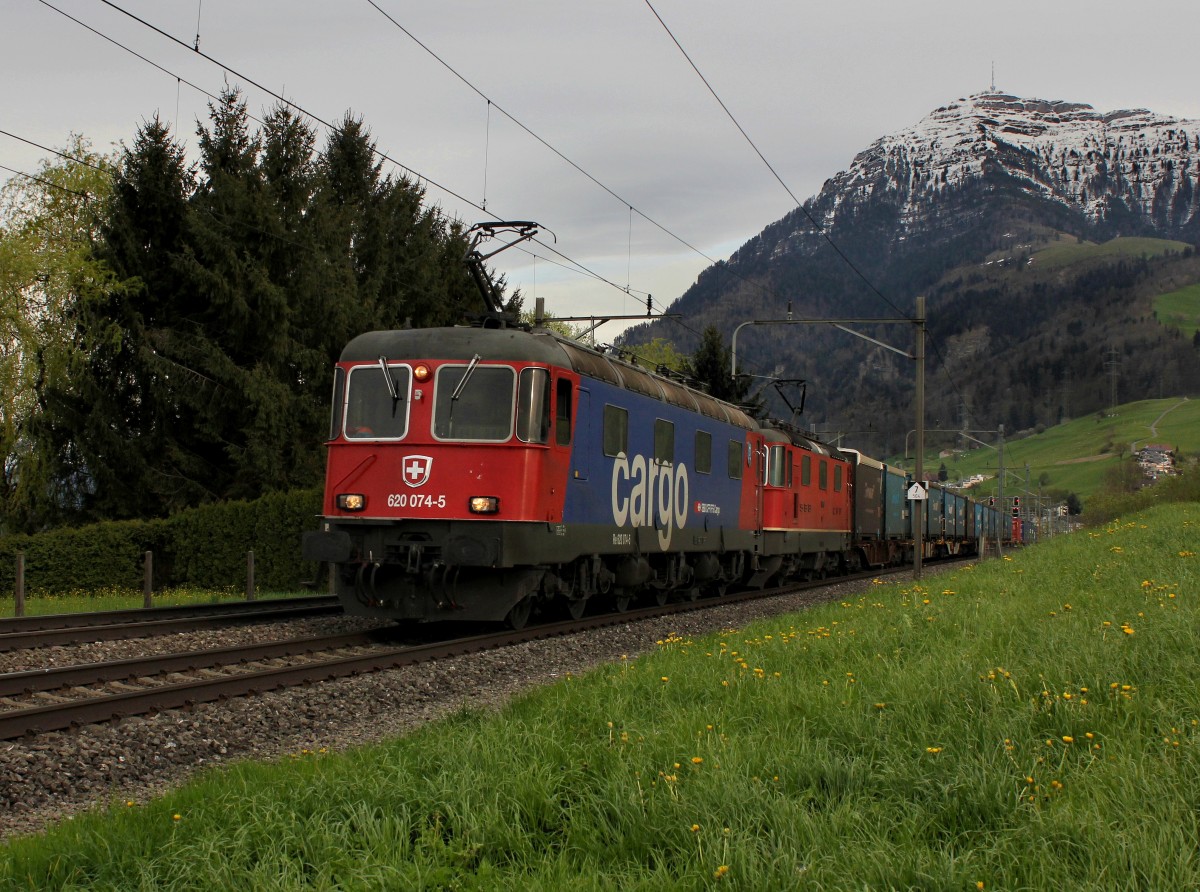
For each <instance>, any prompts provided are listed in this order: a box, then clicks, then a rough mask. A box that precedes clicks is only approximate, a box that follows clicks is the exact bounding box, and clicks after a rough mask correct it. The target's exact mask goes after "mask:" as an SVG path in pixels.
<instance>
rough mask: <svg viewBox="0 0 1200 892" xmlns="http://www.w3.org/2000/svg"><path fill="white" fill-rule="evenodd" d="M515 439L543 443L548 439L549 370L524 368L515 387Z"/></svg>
mask: <svg viewBox="0 0 1200 892" xmlns="http://www.w3.org/2000/svg"><path fill="white" fill-rule="evenodd" d="M517 439H518V440H522V441H523V442H526V443H545V442H546V441H547V440H549V439H550V372H549V371H548V370H546V369H524V370H522V372H521V378H520V383H519V385H518V387H517Z"/></svg>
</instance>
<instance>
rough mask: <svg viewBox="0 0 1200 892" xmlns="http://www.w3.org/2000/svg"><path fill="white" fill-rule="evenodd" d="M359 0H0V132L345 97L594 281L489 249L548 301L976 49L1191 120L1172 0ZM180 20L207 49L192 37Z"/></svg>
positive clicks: (755, 217)
mask: <svg viewBox="0 0 1200 892" xmlns="http://www.w3.org/2000/svg"><path fill="white" fill-rule="evenodd" d="M375 3H376V4H377V5H378V7H379V9H377V8H375V7H374V6H372V4H371V3H370V2H368V0H337V2H333V0H325V2H316V0H155V2H149V0H114V5H112V6H110V5H107V4H105V3H104V2H101V0H47V3H43V2H39V0H0V84H3V100H2V101H0V129H3V130H7V131H9V132H11V133H13V134H16V135H17V136H19V137H23V138H25V139H28V140H31V141H34V142H37V143H41V144H42V145H46V146H51V147H61V146H63V145H64V144H65V143H66V141H67V136H68V134H69V133H71V132H77V133H82V134H83V135H85V136H86V137H88V138H90V139H91V140H92V142H93V145H94V147H95V148H97V149H98V150H108V149H109V148H111V147H112V146H113V145H114V144H116V143H119V142H122V141H123V142H126V143H129V142H131V141H132V137H133V135H134V133H135V132H136V129H137V127H138V125H139V124H141V123H142V122H144V121H145V120H147V119H149V118H151V117H152V116H153V115H154V114H156V113H157V114H158V115H159V116H160V117H161V118H162V119H163V120H165V121H168V122H175V123H176V126H177V130H178V131H179V132H180V133H181V134H182V135H183V136H185V137H186V138H187V140H188V144H189V147H190V148H189V153H190V157H191V158H192V159H193V160H195V157H196V154H195V150H194V146H195V138H194V133H195V128H196V120H197V118H205V117H206V115H207V110H206V108H205V106H206V103H207V102H209V97H208V96H206V95H204V93H202V92H199V91H198V90H197V89H196V88H195V87H193V86H189V85H188V83H187V82H190V83H191V84H194V85H196V86H198V87H200V88H201V89H203V90H206V91H208V92H209V93H213V94H215V93H217V92H218V91H220V89H221V88H222V86H223V84H224V83H226V81H228V83H230V84H236V85H241V86H242V87H243V88H244V91H245V94H246V97H247V99H248V103H249V108H250V111H251V113H252V114H254V115H256V116H261V115H262V113H263V112H264V111H265V110H266V109H268V108H269V107H270V106H271V105H273V104H274V102H275V100H274V99H273V98H272V97H271V96H270V95H268V94H266V93H264V92H262V91H260V90H259V89H257V88H255V87H254V86H252V85H251V84H250V83H248V82H247V81H246V80H243V79H242V78H243V77H244V78H247V79H251V80H254V81H256V82H258V83H259V84H262V85H263V86H265V87H267V88H269V89H271V90H274V91H275V92H277V93H280V94H282V95H284V96H286V97H287V98H288V99H289V100H291V101H293V102H295V103H296V104H297V105H298V106H301V107H302V108H304V109H306V110H307V111H309V112H311V113H312V114H314V115H317V116H319V117H321V118H323V119H325V120H327V121H336V120H338V119H340V118H341V117H342V116H343V115H344V114H345V113H346V112H347V111H350V112H352V113H353V114H355V115H357V116H361V117H362V118H363V119H364V121H365V122H366V124H367V125H368V126H369V128H370V130H371V133H372V135H373V137H374V139H375V141H376V143H377V145H378V147H379V149H380V150H381V151H383V152H385V153H387V154H388V155H389V156H390V157H391V158H393V159H395V160H396V161H399V162H400V163H402V164H404V165H405V166H406V167H408V168H409V169H411V170H412V171H415V172H416V173H418V174H419V175H420V176H421V177H422V178H425V179H427V180H429V181H431V184H430V185H429V187H428V196H427V197H428V200H429V201H431V202H433V203H436V204H438V205H440V206H441V207H442V209H443V210H444V211H445V212H446V213H447V214H449V215H452V216H455V217H458V218H461V219H463V220H464V221H466V222H468V223H473V222H476V221H478V220H483V219H489V218H490V215H495V216H498V217H501V218H504V219H519V220H535V221H537V222H539V223H540V224H542V225H543V226H544V227H546V228H547V229H548V230H550V231H552V232H553V233H555V234H556V235H557V243H556V244H555V246H556V247H557V249H558V250H559V251H561V252H562V254H564V255H566V256H567V257H569V258H570V259H571V260H573V261H575V262H577V263H579V264H582V265H583V266H584V267H586V268H587V269H588V270H590V271H591V272H592V273H595V274H597V275H599V276H602V277H603V278H604V279H606V280H607V283H606V282H604V281H599V280H597V279H595V278H592V277H589V276H588V275H586V274H581V273H578V272H570V271H567V270H566V269H564V268H563V266H562V264H564V263H565V262H564V261H563V260H561V259H560V258H558V257H555V256H554V255H551V254H549V253H548V252H547V251H546V250H545V249H543V248H539V247H537V246H534V247H533V248H532V251H533V252H535V253H536V254H537V255H538V256H539V258H540V259H535V258H534V257H532V256H531V255H530V254H529V253H517V252H515V251H510V252H508V253H506V254H504V255H501V256H500V257H497V258H496V259H495V261H494V262H495V264H496V266H497V268H498V269H500V270H502V271H504V272H506V274H507V275H508V277H509V281H510V283H511V284H514V285H518V286H520V287H521V288H522V289H523V290H524V291H525V293H526V295H527V297H528V298H533V297H544V298H546V301H547V305H548V307H549V309H550V310H551V311H552V312H554V313H555V314H556V315H559V316H567V315H586V314H591V313H597V314H612V313H636V312H638V311H639V310H640V309H641V308H642V306H643V301H644V294H645V293H646V292H652V293H653V295H654V299H655V304H656V306H665V305H666V304H667V303H669V302H670V301H671V300H673V299H674V298H676V297H678V296H679V295H680V294H682V293H683V291H684V290H686V288H687V287H688V286H689V285H690V284H691V283H692V282H693V281H694V280H695V277H696V275H697V274H698V273H699V272H700V271H701V270H702V269H704V268H705V267H706V266H708V265H709V262H710V261H709V259H707V258H713V259H724V258H726V257H728V256H729V254H730V253H731V252H732V251H734V250H736V248H737V247H738V246H739V245H741V244H742V243H743V242H744V241H745V240H746V239H748V238H750V237H751V236H753V235H754V234H756V233H757V232H759V231H760V230H761V229H762V228H763V227H764V226H766V225H767V224H769V223H771V222H773V221H775V220H777V219H779V218H780V217H782V216H783V215H784V214H786V213H787V212H788V211H789V210H791V209H792V208H793V207H794V206H795V205H794V202H793V200H792V197H791V196H790V195H789V190H790V192H791V194H792V195H795V196H796V198H798V199H800V200H804V199H806V198H808V197H810V196H812V195H814V194H815V193H816V192H817V191H818V190H819V189H820V188H821V184H822V183H823V182H824V181H825V180H826V179H827V178H829V177H831V176H833V175H834V174H836V173H837V172H838V171H840V170H844V169H845V168H847V167H848V166H849V165H850V163H851V161H852V160H853V158H854V156H855V155H856V154H857V153H858V152H860V151H861V150H863V149H864V148H866V147H867V146H868V145H870V144H871V143H872V142H873V141H874V140H875V139H876V138H878V137H879V136H881V135H883V134H885V133H890V132H892V131H895V130H897V129H900V128H902V127H906V126H908V125H911V124H914V123H916V122H917V121H918V120H920V119H921V118H922V117H924V116H925V115H926V114H928V113H929V112H930V111H932V110H933V109H935V108H937V107H938V106H940V105H944V104H946V103H947V102H950V101H952V100H954V99H956V98H958V97H961V96H965V95H968V94H970V93H975V92H980V91H982V90H985V89H987V88H988V87H989V85H990V84H991V81H992V66H993V63H994V65H995V85H996V87H997V88H999V89H1001V90H1004V91H1006V92H1009V93H1014V94H1017V95H1019V96H1024V97H1030V98H1035V97H1036V98H1041V99H1064V100H1070V101H1075V102H1085V103H1088V104H1090V105H1092V106H1094V107H1095V108H1096V109H1098V110H1100V111H1110V110H1114V109H1118V108H1135V107H1144V108H1150V109H1153V110H1154V111H1157V112H1160V113H1164V114H1171V115H1175V116H1177V117H1181V118H1189V119H1198V118H1200V91H1198V90H1197V86H1196V85H1197V80H1198V78H1197V71H1196V58H1197V34H1200V2H1197V0H1143V2H1141V3H1140V4H1131V3H1129V2H1128V0H1122V2H1115V0H1037V2H1030V0H1005V2H1002V3H1001V2H997V3H980V2H976V0H953V2H950V0H912V2H908V3H899V2H895V0H890V2H884V0H858V2H836V0H826V2H822V3H814V2H807V0H743V2H739V3H734V2H729V0H725V2H720V3H718V2H714V0H652V6H651V5H648V4H647V3H646V2H645V0H593V2H590V3H584V2H581V0H375ZM652 7H653V8H652ZM56 8H57V9H58V10H61V11H62V12H65V13H68V14H69V15H71V16H73V17H75V18H76V19H79V20H80V21H82V22H84V23H86V24H87V25H88V26H90V27H91V28H93V29H95V30H96V31H98V32H101V34H103V35H106V36H107V37H109V38H111V39H112V40H113V41H117V42H119V43H121V44H123V45H124V46H126V47H128V48H129V49H131V50H134V51H136V52H137V53H139V54H140V55H142V56H145V57H146V58H147V59H149V60H151V61H153V62H154V63H155V64H157V65H158V66H161V68H164V69H167V71H168V72H170V73H169V74H168V73H164V72H162V71H160V70H158V69H156V68H155V67H154V66H152V65H150V64H148V63H147V62H145V61H143V60H141V59H139V58H137V57H135V56H133V55H131V54H130V53H128V52H126V51H125V50H123V49H121V48H120V47H118V46H116V45H115V44H114V43H111V42H109V41H108V40H105V39H104V37H101V36H98V35H97V34H95V33H93V32H91V31H88V30H87V29H86V28H84V27H82V26H81V25H80V24H77V23H76V22H74V21H72V20H70V19H68V18H66V17H65V16H64V15H62V14H61V13H60V12H58V11H56ZM120 9H124V10H126V11H128V12H130V13H132V14H134V15H136V16H138V17H140V18H142V19H145V20H146V21H147V22H149V23H151V24H153V25H155V26H157V27H158V28H160V29H161V30H162V31H165V32H166V33H167V34H168V35H170V36H171V37H174V38H177V39H178V40H179V41H182V43H183V44H185V45H186V46H180V45H179V43H175V42H173V41H172V40H171V39H169V38H168V37H164V36H163V35H161V34H158V33H156V32H155V31H153V30H152V29H150V28H149V27H147V26H146V25H144V24H140V23H138V22H136V21H134V20H133V19H131V18H129V17H128V16H126V15H125V14H123V13H122V12H121V11H120ZM380 9H382V10H383V12H386V13H387V14H388V15H390V16H391V17H392V18H393V19H394V20H395V22H397V23H399V25H402V26H403V28H404V29H406V30H407V31H409V32H410V33H411V35H412V36H411V37H410V36H408V35H406V34H405V32H404V30H401V28H399V27H397V25H396V24H394V23H393V22H392V21H389V19H388V18H387V17H385V15H384V14H383V13H381V12H380ZM655 12H657V14H658V15H659V16H661V18H662V20H663V22H665V24H666V26H667V27H668V28H670V31H671V32H672V33H673V34H674V36H675V38H676V39H677V40H678V41H679V43H680V44H681V45H682V47H683V48H684V50H686V51H687V53H688V55H689V56H690V57H691V59H692V61H693V62H694V63H695V65H696V67H697V68H698V69H699V71H700V72H701V74H703V76H704V78H705V79H706V80H707V81H708V83H709V84H711V85H712V88H713V89H714V90H715V91H716V93H717V94H718V95H719V96H720V97H721V99H722V101H723V102H724V103H725V105H726V106H727V107H728V108H729V110H730V111H731V112H732V114H733V115H734V116H735V117H736V118H737V120H738V122H739V123H740V124H741V126H742V128H743V129H744V130H745V131H746V133H747V134H748V135H749V137H750V138H751V139H752V140H753V141H754V143H755V144H756V145H757V147H758V150H759V151H761V152H762V154H763V155H764V156H765V158H766V159H767V161H768V162H770V165H771V167H773V168H774V170H775V171H776V173H778V175H779V178H780V179H782V180H783V183H784V184H786V187H787V188H786V189H785V188H784V185H781V184H780V182H779V181H778V180H777V179H776V177H775V175H774V174H772V172H771V170H770V169H768V167H767V166H766V165H765V164H764V163H763V161H762V160H760V158H759V157H758V155H757V154H756V153H755V151H754V149H753V148H752V147H751V146H750V145H749V144H748V143H747V141H746V139H745V137H743V136H742V135H741V134H740V133H739V132H738V130H737V128H736V127H735V125H734V124H733V123H732V122H731V121H730V120H729V118H728V117H727V116H726V115H725V113H724V112H723V111H722V109H721V107H720V105H719V104H718V103H717V101H716V100H715V99H714V98H713V96H712V95H711V94H710V93H709V91H708V88H707V87H706V86H705V85H704V83H703V81H701V79H700V77H699V76H698V75H697V74H696V72H695V71H693V70H692V68H691V66H690V65H689V63H688V61H687V59H686V58H685V57H684V56H683V54H682V53H681V52H680V50H679V49H678V48H677V47H676V45H675V44H674V42H673V41H672V38H671V36H670V34H668V32H667V30H666V29H664V27H663V25H662V24H660V23H659V21H658V19H657V18H656V17H655ZM197 33H198V35H199V49H200V50H201V51H202V52H203V53H205V54H207V55H208V56H211V57H212V59H213V60H215V61H216V62H218V63H220V64H219V65H218V64H213V62H212V61H209V60H207V59H205V58H203V57H201V56H199V55H197V54H196V53H195V52H193V51H192V50H191V47H192V46H193V45H194V44H195V41H196V37H197ZM414 38H415V39H416V40H418V41H420V42H421V43H422V44H424V47H426V48H427V49H424V48H422V46H420V45H418V43H416V42H415V41H414ZM431 53H432V54H436V56H437V57H438V58H440V59H441V60H442V61H440V62H439V61H438V58H435V57H434V55H431ZM443 63H444V64H443ZM221 65H224V66H226V67H228V68H229V69H234V70H236V71H237V72H239V73H240V75H241V77H239V76H238V75H235V74H232V73H226V72H225V71H223V70H222V68H221ZM447 66H448V67H447ZM450 69H453V71H451V70H450ZM177 77H178V78H182V81H177V79H176V78H177ZM480 94H482V95H480ZM485 97H486V98H485ZM488 100H491V102H492V103H493V107H492V108H491V109H490V113H489V108H488ZM505 113H507V116H506V114H505ZM508 116H511V117H508ZM513 119H515V121H516V122H519V123H514V120H513ZM527 131H532V132H533V133H534V134H536V135H537V137H539V138H540V139H541V140H542V141H544V143H546V144H549V146H551V147H552V148H553V151H552V150H551V149H549V148H547V147H546V145H543V144H542V143H541V142H539V141H538V140H537V139H535V138H534V137H533V136H531V135H530V134H529V132H527ZM555 152H557V153H559V154H555ZM45 155H46V153H45V152H42V151H41V150H39V149H36V148H32V147H30V146H28V145H26V144H24V143H22V142H19V141H16V140H13V139H11V138H9V137H7V136H0V164H2V165H4V166H5V167H9V168H15V169H17V170H21V171H26V172H30V173H32V172H34V171H35V170H36V167H37V164H38V162H39V160H40V159H42V158H43V157H45ZM560 155H561V156H564V157H565V159H567V160H564V157H560ZM385 167H386V169H394V168H392V166H391V165H386V166H385ZM580 170H582V171H584V172H586V175H585V174H584V173H581V172H580ZM8 176H9V174H8V173H7V172H6V171H0V178H7V177H8ZM589 177H590V179H589ZM432 183H436V184H439V185H440V186H442V187H445V189H447V190H449V191H443V189H441V188H438V186H435V185H432ZM456 196H457V197H456ZM464 199H465V200H464ZM485 201H486V207H487V211H488V213H487V214H485V213H484V212H483V211H482V210H481V209H480V207H482V206H483V205H484V203H485ZM471 203H473V204H474V205H476V207H473V206H471ZM631 206H632V208H633V210H632V211H631V210H630V207H631ZM651 221H652V222H651ZM544 238H545V240H546V241H547V242H548V243H552V244H553V242H552V239H551V237H550V236H548V235H547V236H545V237H544ZM684 243H686V245H685V244H684ZM688 246H690V247H688ZM693 249H697V250H693ZM698 252H702V253H698ZM610 283H611V284H610ZM625 288H628V289H629V292H630V293H629V294H628V295H627V294H626V293H625V291H624V289H625ZM528 304H529V305H531V304H532V300H529V302H528ZM619 328H620V326H617V325H616V324H615V323H614V324H610V325H609V326H607V327H606V328H604V329H602V330H601V332H600V333H599V337H600V339H601V340H608V339H610V338H611V337H612V336H613V335H614V334H615V333H616V332H617V331H618V330H619Z"/></svg>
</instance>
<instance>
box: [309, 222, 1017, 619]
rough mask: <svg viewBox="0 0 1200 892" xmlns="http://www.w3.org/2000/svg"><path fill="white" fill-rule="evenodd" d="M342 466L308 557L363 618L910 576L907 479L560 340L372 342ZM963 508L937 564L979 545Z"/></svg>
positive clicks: (524, 612)
mask: <svg viewBox="0 0 1200 892" xmlns="http://www.w3.org/2000/svg"><path fill="white" fill-rule="evenodd" d="M522 225H527V224H522ZM486 293H487V292H486V290H485V295H486ZM328 449H329V454H328V466H327V475H326V486H325V497H324V509H323V514H324V517H323V519H322V522H321V528H320V530H318V531H315V532H312V533H308V534H306V536H305V539H304V549H303V550H304V556H305V558H306V559H309V560H317V561H322V562H325V563H328V564H329V565H331V566H332V568H333V574H334V580H335V587H336V591H337V594H338V596H339V598H340V599H341V601H342V603H343V605H344V607H345V608H346V610H347V612H349V613H352V614H359V615H367V616H377V617H391V618H394V619H398V620H422V621H425V620H439V619H459V620H468V619H469V620H506V621H507V622H508V623H509V624H511V625H513V626H515V627H520V626H522V625H524V623H525V622H526V621H527V620H528V618H529V616H530V614H531V612H532V611H533V610H534V609H535V608H538V607H540V606H544V605H548V604H550V603H553V602H557V603H561V604H562V605H564V606H565V608H566V610H567V611H568V612H569V613H570V614H571V615H573V616H576V617H578V616H579V615H581V614H582V612H583V610H584V609H585V606H586V605H587V603H588V601H589V600H591V599H593V598H597V597H599V596H607V597H608V598H610V599H612V600H614V601H615V605H616V607H617V609H624V608H625V607H627V606H628V604H629V603H630V602H631V600H632V599H634V598H636V597H640V596H647V597H651V598H653V599H654V600H657V601H658V602H660V603H662V602H665V601H666V599H667V598H669V597H672V596H676V597H686V598H695V597H698V596H700V595H701V594H702V593H706V592H707V593H715V594H719V593H721V592H723V591H724V590H725V588H726V587H727V586H730V585H739V586H751V587H761V586H764V585H766V584H767V583H768V582H769V581H772V580H782V579H786V578H795V577H813V576H819V575H824V574H828V573H841V572H845V571H847V570H850V569H856V568H859V567H864V566H879V565H882V564H885V563H894V562H898V561H901V560H905V559H911V556H912V553H911V548H912V539H911V536H910V535H908V533H907V532H906V529H905V526H904V520H905V519H906V517H907V505H906V503H904V502H903V501H901V499H902V498H903V497H902V496H897V491H898V487H899V486H900V482H902V481H903V480H904V478H903V477H902V476H899V475H898V474H897V473H896V472H895V471H894V470H892V469H889V468H887V467H886V466H885V465H883V464H881V463H879V462H875V461H874V460H872V459H867V458H866V457H865V456H861V455H860V454H859V453H856V452H847V453H841V452H838V451H835V450H832V449H830V448H829V447H827V446H824V445H822V444H820V443H818V442H816V441H814V440H811V439H809V438H807V437H804V436H802V435H801V434H800V433H799V432H798V431H796V430H794V429H790V428H788V427H787V426H784V425H779V424H760V423H759V422H757V421H756V420H755V419H754V418H752V417H751V416H750V415H748V414H747V413H746V412H744V411H743V410H742V409H740V408H738V407H736V406H733V405H730V404H728V403H725V402H722V401H719V400H716V399H714V398H713V397H711V396H709V395H708V394H705V393H703V392H701V391H698V390H695V389H692V388H690V387H687V386H685V385H683V384H681V383H679V382H677V381H674V380H670V379H668V378H665V377H661V376H659V375H655V374H652V373H650V372H648V371H646V370H645V369H642V368H640V367H638V366H636V365H634V364H631V363H627V362H624V361H622V360H620V359H617V358H614V357H612V356H610V355H606V354H604V353H601V352H599V351H596V350H593V349H590V348H588V347H586V346H584V345H582V344H580V343H578V342H576V341H573V340H570V339H568V338H564V337H562V336H560V335H558V334H556V333H555V332H553V331H551V330H549V329H546V328H535V329H532V330H527V329H525V328H523V327H515V326H506V325H502V324H501V325H484V326H480V327H455V328H438V329H431V330H409V331H378V332H370V333H367V334H363V335H360V336H359V337H357V338H355V339H354V340H352V341H351V342H350V343H349V344H348V345H347V346H346V347H345V349H344V351H343V352H342V355H341V358H340V360H339V362H338V363H337V367H336V370H335V376H334V392H333V413H332V422H331V427H330V431H329V440H328ZM856 471H857V472H858V473H859V475H860V476H862V477H863V479H864V480H865V481H867V484H866V485H860V486H859V487H858V489H857V491H856V485H855V475H856ZM938 492H941V491H940V490H939V491H938ZM952 498H953V499H958V500H961V501H962V503H963V504H962V505H961V506H956V505H957V503H953V502H952V503H951V507H950V509H949V514H950V517H951V524H950V530H949V533H948V534H947V530H946V528H945V521H946V516H947V515H946V510H945V508H944V507H943V509H942V513H941V514H940V515H939V516H940V518H941V527H940V528H933V527H931V529H930V530H929V531H927V532H928V533H929V534H930V535H931V539H930V540H929V545H928V553H929V554H931V555H932V554H933V553H934V552H935V551H937V550H946V551H954V552H957V551H959V550H960V549H961V548H967V549H968V550H969V549H970V548H972V547H973V542H974V541H975V539H976V538H977V532H976V529H975V527H976V525H977V524H976V522H974V520H975V517H976V515H975V513H974V511H968V510H967V508H966V501H967V500H965V499H963V498H962V497H959V496H955V497H952ZM993 513H994V512H993ZM960 516H961V518H962V519H963V521H964V522H963V523H962V524H958V521H957V520H956V519H955V518H958V517H960ZM968 516H969V517H970V518H971V519H972V521H973V522H972V523H971V524H970V525H969V527H970V529H968V525H967V524H966V523H965V519H966V518H967V517H968ZM956 524H958V525H957V526H956ZM906 549H907V550H906Z"/></svg>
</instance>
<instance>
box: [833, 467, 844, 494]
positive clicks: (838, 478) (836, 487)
mask: <svg viewBox="0 0 1200 892" xmlns="http://www.w3.org/2000/svg"><path fill="white" fill-rule="evenodd" d="M833 491H834V492H841V491H842V466H841V465H834V466H833Z"/></svg>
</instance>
